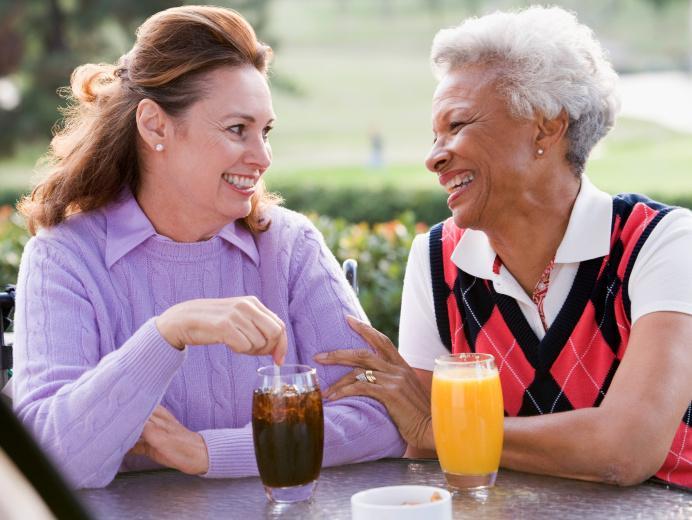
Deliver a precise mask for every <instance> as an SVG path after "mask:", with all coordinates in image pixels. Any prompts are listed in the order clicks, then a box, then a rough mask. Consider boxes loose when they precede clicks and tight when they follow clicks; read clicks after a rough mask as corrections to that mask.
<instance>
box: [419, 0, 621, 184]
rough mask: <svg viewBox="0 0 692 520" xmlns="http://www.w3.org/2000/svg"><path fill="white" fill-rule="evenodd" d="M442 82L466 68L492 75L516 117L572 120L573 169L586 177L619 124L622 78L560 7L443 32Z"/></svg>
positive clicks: (436, 68)
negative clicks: (490, 70)
mask: <svg viewBox="0 0 692 520" xmlns="http://www.w3.org/2000/svg"><path fill="white" fill-rule="evenodd" d="M430 59H431V62H432V67H433V73H434V74H435V77H436V78H437V79H438V80H439V79H440V78H441V77H442V76H444V75H445V74H446V73H447V72H449V71H450V70H456V69H459V68H462V67H464V66H466V65H478V64H483V65H487V66H490V67H494V68H495V69H496V70H497V72H498V74H499V81H498V88H499V90H500V93H501V94H503V95H504V96H505V98H506V100H507V103H508V106H509V109H510V111H511V112H512V114H513V115H514V116H515V117H519V118H527V119H528V118H531V117H533V116H534V114H535V113H537V112H538V113H542V114H543V115H545V116H546V117H548V118H553V117H556V116H557V115H558V114H559V113H560V111H561V110H563V109H564V110H565V111H566V112H567V114H568V116H569V128H568V130H567V139H568V141H569V149H568V152H567V157H566V159H567V161H568V162H569V164H570V166H571V167H572V169H573V171H574V172H575V174H577V175H581V173H582V172H583V170H584V165H585V163H586V160H587V158H588V156H589V153H590V152H591V150H592V149H593V147H594V146H595V145H596V143H597V142H598V141H599V140H600V139H601V138H602V137H603V136H605V135H606V134H607V133H608V131H609V130H610V129H611V128H612V127H613V125H614V123H615V116H616V114H617V112H618V110H619V107H620V102H619V97H618V93H617V91H616V85H617V74H616V73H615V71H614V70H613V67H612V65H611V64H610V62H609V61H608V59H607V58H606V57H605V53H604V51H603V48H602V47H601V45H600V44H599V42H598V41H597V40H596V39H595V37H594V34H593V32H592V31H591V29H589V28H588V27H587V26H585V25H583V24H580V23H579V22H578V21H577V18H576V16H575V15H574V14H573V13H570V12H568V11H565V10H564V9H561V8H559V7H541V6H532V7H529V8H527V9H524V10H520V11H513V12H500V11H498V12H495V13H492V14H489V15H486V16H482V17H480V18H470V19H468V20H466V21H464V22H463V23H462V24H461V25H459V26H457V27H452V28H449V29H442V30H441V31H439V32H438V33H437V35H436V36H435V39H434V41H433V46H432V51H431V56H430Z"/></svg>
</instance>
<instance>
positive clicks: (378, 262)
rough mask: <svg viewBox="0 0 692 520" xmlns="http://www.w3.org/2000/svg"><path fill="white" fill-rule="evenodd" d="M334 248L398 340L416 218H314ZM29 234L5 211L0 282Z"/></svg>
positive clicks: (373, 313) (375, 318) (0, 215)
mask: <svg viewBox="0 0 692 520" xmlns="http://www.w3.org/2000/svg"><path fill="white" fill-rule="evenodd" d="M310 218H311V219H312V221H313V222H314V223H315V225H316V226H317V227H318V229H320V231H321V232H322V234H323V235H324V237H325V241H326V243H327V245H328V246H329V248H330V249H331V250H332V251H333V252H334V254H335V256H336V257H337V258H338V259H339V261H340V262H343V260H345V259H347V258H354V259H356V260H357V261H358V264H359V269H358V282H359V286H360V293H359V298H360V301H361V303H362V305H363V308H364V309H365V312H366V313H367V314H368V316H369V317H370V319H371V321H372V323H373V325H374V326H376V327H377V328H379V329H380V330H381V331H382V332H384V333H386V334H387V335H388V336H390V337H391V338H393V339H394V340H396V337H397V335H398V327H399V307H400V305H401V289H402V284H403V278H404V269H405V268H406V258H407V256H408V251H409V249H410V247H411V242H412V240H413V237H414V236H415V234H416V233H421V232H424V231H425V230H426V228H425V226H421V225H416V219H415V218H414V216H413V213H411V212H408V213H404V214H403V215H401V218H400V219H399V220H395V221H391V222H386V223H382V224H375V225H369V224H366V223H362V224H350V223H348V222H346V221H345V220H343V219H331V218H329V217H324V216H318V215H316V214H311V215H310ZM28 238H29V235H28V232H27V230H26V228H25V227H24V225H23V222H22V219H20V218H19V216H18V215H17V214H16V213H15V212H14V210H13V208H12V207H11V206H3V207H0V283H1V284H3V285H4V284H7V283H14V282H15V281H16V279H17V269H18V267H19V260H20V256H21V252H22V249H23V248H24V245H25V244H26V241H27V240H28Z"/></svg>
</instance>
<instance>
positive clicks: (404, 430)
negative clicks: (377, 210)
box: [316, 7, 692, 487]
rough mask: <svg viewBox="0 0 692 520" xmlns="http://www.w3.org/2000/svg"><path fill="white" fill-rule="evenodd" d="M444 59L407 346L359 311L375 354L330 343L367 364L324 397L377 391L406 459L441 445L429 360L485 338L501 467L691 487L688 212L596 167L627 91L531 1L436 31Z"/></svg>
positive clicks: (576, 32)
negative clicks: (432, 185) (501, 415)
mask: <svg viewBox="0 0 692 520" xmlns="http://www.w3.org/2000/svg"><path fill="white" fill-rule="evenodd" d="M431 59H432V64H433V69H434V71H435V74H436V76H437V79H438V80H439V84H438V86H437V89H436V91H435V94H434V97H433V105H432V119H433V134H434V141H433V143H434V144H433V147H432V150H431V152H430V154H429V156H428V158H427V160H426V166H427V167H428V169H429V170H431V171H432V172H433V173H435V174H436V175H437V177H438V180H439V183H440V185H441V186H442V187H443V188H444V189H445V190H446V191H447V192H448V193H449V198H448V200H447V203H448V205H449V208H450V210H451V212H452V217H451V218H449V219H448V220H446V221H445V222H443V223H440V224H438V225H436V226H434V227H433V228H432V229H431V230H430V232H429V233H427V234H425V235H419V236H418V237H417V238H416V239H415V241H414V243H413V246H412V249H411V253H410V256H409V260H408V266H407V270H406V275H405V281H404V292H403V301H402V309H401V320H400V336H399V353H397V351H396V349H395V347H394V346H393V345H392V343H391V342H390V341H389V340H388V339H387V338H386V337H385V336H383V335H382V334H379V333H378V332H377V331H376V330H374V329H372V328H371V327H369V326H368V325H366V324H365V323H362V322H360V321H358V320H352V321H351V323H352V326H353V327H354V329H355V330H357V331H358V332H360V333H361V334H362V335H363V336H364V337H365V338H366V339H367V340H368V341H369V343H370V344H371V345H372V346H373V347H374V348H375V349H376V350H377V351H378V353H379V355H373V354H370V353H369V352H367V351H362V352H353V351H342V352H338V351H335V352H331V353H329V354H320V355H319V356H317V358H316V359H318V360H319V361H321V362H323V363H327V364H349V365H351V366H354V367H356V368H355V369H354V371H353V372H352V373H351V374H347V375H346V376H344V377H343V378H342V379H341V380H340V381H339V382H338V383H337V384H336V385H334V386H333V387H332V388H331V389H330V391H329V393H328V394H327V396H328V397H329V398H330V399H332V400H338V399H340V398H343V397H347V396H348V397H350V396H354V395H363V396H370V397H374V398H376V399H378V400H380V401H381V402H382V403H384V404H385V405H386V406H387V408H388V410H389V412H390V413H391V415H392V417H393V418H394V420H395V422H396V423H397V425H398V426H399V429H400V431H401V434H402V436H403V437H404V438H405V439H406V440H407V441H408V443H409V451H408V453H409V455H411V456H420V455H424V454H432V455H434V452H433V451H432V450H434V448H435V446H434V438H433V432H432V427H431V418H430V388H431V381H432V370H433V367H434V360H435V358H436V357H438V356H441V355H445V354H449V353H450V352H452V353H458V352H469V351H471V352H483V353H489V354H492V355H493V356H495V359H496V364H497V366H498V368H499V372H500V379H501V383H502V390H503V395H504V404H505V414H506V418H505V423H504V429H505V432H504V448H503V452H502V461H501V465H502V466H504V467H505V468H510V469H516V470H521V471H528V472H533V473H542V474H548V475H556V476H561V477H569V478H575V479H583V480H593V481H601V482H608V483H615V484H619V485H630V484H635V483H638V482H641V481H643V480H644V479H647V478H649V477H651V476H654V475H655V476H656V477H657V478H659V479H662V480H664V481H666V482H669V483H674V484H678V485H682V486H686V487H692V432H691V431H690V425H691V424H692V418H691V415H692V405H691V403H690V401H691V400H692V341H691V340H690V338H692V316H691V315H692V269H691V268H690V258H692V214H691V213H690V211H688V210H686V209H680V208H674V207H668V206H664V205H663V204H660V203H657V202H655V201H653V200H650V199H648V198H646V197H644V196H642V195H636V194H622V195H617V196H614V197H611V196H610V195H608V194H607V193H604V192H602V191H600V190H599V189H597V188H596V187H595V186H594V185H593V184H591V182H589V179H588V178H587V177H586V175H585V174H584V171H585V169H586V163H587V159H588V156H589V153H590V151H591V150H592V149H593V147H594V146H595V145H596V143H598V141H599V140H600V139H601V138H602V137H603V136H604V135H606V133H607V132H608V131H609V130H610V129H611V128H612V126H613V124H614V121H615V115H616V112H617V109H618V105H619V104H618V99H617V96H616V81H617V76H616V74H615V72H614V70H613V69H612V66H611V65H610V63H609V62H608V61H607V60H606V59H605V57H604V55H603V50H602V48H601V46H600V44H599V43H598V42H597V41H596V40H595V38H594V36H593V33H592V32H591V30H590V29H589V28H588V27H586V26H584V25H581V24H579V23H578V21H577V19H576V18H575V16H573V15H572V14H570V13H568V12H566V11H564V10H562V9H560V8H556V7H555V8H542V7H532V8H529V9H526V10H523V11H519V12H496V13H494V14H491V15H488V16H483V17H481V18H474V19H469V20H467V21H465V22H464V23H462V24H461V25H460V26H458V27H455V28H451V29H446V30H442V31H440V32H439V33H438V34H437V36H436V37H435V40H434V43H433V49H432V57H431ZM650 173H651V175H656V172H650ZM365 370H369V371H371V372H368V373H367V375H368V376H369V377H367V378H365V377H363V374H365V372H364V371H365Z"/></svg>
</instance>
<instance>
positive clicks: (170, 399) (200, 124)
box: [14, 6, 404, 487]
mask: <svg viewBox="0 0 692 520" xmlns="http://www.w3.org/2000/svg"><path fill="white" fill-rule="evenodd" d="M270 57H271V49H270V48H269V47H267V46H266V45H263V44H262V43H260V42H259V41H257V39H256V37H255V33H254V31H253V29H252V28H251V27H250V26H249V24H248V23H247V22H246V21H245V20H244V19H243V18H242V17H241V16H240V15H239V14H237V13H236V12H234V11H231V10H228V9H221V8H214V7H199V6H186V7H180V8H174V9H169V10H166V11H162V12H160V13H158V14H156V15H154V16H152V17H151V18H149V19H148V20H147V21H146V22H145V23H144V24H143V25H142V26H141V27H140V28H139V29H138V31H137V40H136V43H135V45H134V47H133V48H132V50H131V51H130V52H129V53H127V54H126V55H125V56H123V57H122V58H121V59H120V61H119V62H118V64H117V65H116V66H111V65H84V66H81V67H79V68H77V69H76V70H75V72H74V73H73V76H72V81H71V95H72V98H73V99H72V101H73V103H72V105H71V107H70V108H69V111H68V113H67V118H66V121H65V124H64V126H63V127H62V129H60V130H59V131H58V132H57V134H56V135H55V137H54V139H53V141H52V143H51V149H50V158H51V159H52V168H51V171H50V174H49V175H48V177H47V178H46V179H45V180H44V181H43V182H41V183H40V184H39V185H38V186H37V187H36V188H35V189H34V191H33V193H32V195H31V196H30V197H27V198H26V199H24V200H23V201H22V202H21V204H20V210H21V212H22V213H23V214H24V216H25V217H26V218H27V221H28V225H29V227H30V229H31V231H32V232H33V233H36V236H34V237H33V238H32V239H31V240H30V242H29V243H28V244H27V246H26V248H25V250H24V254H23V258H22V264H21V268H20V275H19V281H18V286H17V295H18V298H17V308H16V316H15V319H16V321H15V332H16V336H15V356H16V360H15V361H16V364H15V367H16V371H15V379H14V390H15V401H14V406H15V409H16V413H17V414H18V415H19V417H20V418H21V419H22V421H23V422H24V423H25V424H27V425H28V426H29V427H30V429H31V430H32V431H33V433H34V434H35V436H36V438H37V440H38V441H39V443H40V444H41V445H42V446H43V447H44V448H45V449H46V450H47V451H48V452H49V453H50V454H51V455H52V457H53V459H54V460H55V461H56V462H57V464H58V466H59V467H60V468H62V470H63V471H64V472H65V474H66V475H67V477H68V478H69V479H70V481H71V482H72V483H73V484H74V485H75V486H77V487H99V486H105V485H107V484H108V483H109V482H111V481H112V480H113V478H114V477H115V475H116V473H117V472H118V471H119V470H131V469H144V468H151V467H160V466H167V467H171V468H175V469H178V470H180V471H183V472H185V473H189V474H196V475H202V476H205V477H243V476H248V475H256V474H257V466H256V462H255V455H254V449H253V441H252V429H251V424H250V420H251V400H252V391H253V388H254V385H255V378H256V370H257V368H258V367H260V366H262V365H266V364H268V363H271V361H272V357H273V359H274V361H275V362H278V363H282V362H284V361H286V362H289V363H308V364H309V363H312V357H313V355H314V354H316V353H317V352H319V351H321V350H322V349H325V348H328V347H330V346H334V345H342V344H346V345H350V346H351V347H352V348H357V347H360V348H363V347H365V346H366V343H365V342H364V341H363V340H362V339H361V338H360V337H359V336H358V335H357V334H355V333H354V332H353V331H352V330H351V329H350V328H349V326H348V324H347V322H346V319H345V316H346V315H347V314H352V313H356V314H358V315H360V316H362V310H361V309H360V306H359V304H358V302H357V300H356V298H355V296H354V294H353V292H352V291H351V289H350V288H349V286H348V285H347V283H346V281H345V279H344V277H343V275H342V273H341V271H340V268H339V265H338V264H337V262H336V260H335V259H334V257H333V256H332V254H331V253H330V252H329V250H328V249H327V248H326V246H325V245H324V242H323V239H322V237H321V235H320V234H319V232H318V231H317V230H316V229H315V228H314V227H313V226H312V224H310V222H309V221H308V220H307V219H306V218H305V217H303V216H301V215H298V214H296V213H293V212H290V211H288V210H286V209H282V208H280V207H278V206H277V199H276V197H273V196H272V195H270V194H269V193H267V192H266V191H265V189H264V185H263V182H262V176H263V174H264V173H265V171H266V170H267V169H268V168H269V166H270V164H271V149H270V146H269V142H268V135H269V132H270V130H271V128H272V125H273V123H274V119H275V116H274V112H273V108H272V100H271V94H270V92H269V88H268V84H267V77H266V72H267V67H268V63H269V60H270ZM242 354H247V355H242ZM270 356H271V357H270ZM347 371H348V369H347V368H345V367H319V368H318V377H319V379H320V382H321V384H322V386H323V387H325V388H326V387H327V386H329V385H331V384H332V383H334V382H335V381H337V380H338V379H339V378H340V377H341V376H343V375H344V373H346V372H347ZM403 451H404V443H403V441H402V439H401V437H400V436H399V434H398V432H397V429H396V427H395V425H394V424H393V423H392V422H391V420H390V418H389V416H388V415H387V413H386V411H385V409H384V407H383V406H382V405H381V404H379V403H377V402H376V401H374V400H372V399H367V398H358V397H356V398H350V399H347V400H343V401H340V402H339V403H332V404H331V405H329V406H327V407H326V408H325V458H324V464H325V465H335V464H341V463H347V462H356V461H362V460H369V459H375V458H379V457H385V456H392V455H401V454H402V453H403Z"/></svg>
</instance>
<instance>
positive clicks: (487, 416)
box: [432, 354, 503, 485]
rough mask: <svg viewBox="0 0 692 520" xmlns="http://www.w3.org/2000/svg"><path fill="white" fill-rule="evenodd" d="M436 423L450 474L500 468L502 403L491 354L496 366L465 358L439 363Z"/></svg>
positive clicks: (482, 472) (444, 466) (440, 453)
mask: <svg viewBox="0 0 692 520" xmlns="http://www.w3.org/2000/svg"><path fill="white" fill-rule="evenodd" d="M472 356H477V355H475V354H473V355H472ZM449 357H450V358H451V357H453V356H449ZM460 365H461V366H460ZM432 425H433V434H434V436H435V447H436V449H437V455H438V457H439V459H440V465H441V466H442V469H443V471H444V472H445V473H446V474H450V473H451V474H454V475H486V474H494V473H496V472H497V469H498V467H499V465H500V455H501V453H502V435H503V403H502V388H501V386H500V378H499V376H498V373H497V369H495V367H494V363H493V362H492V357H491V365H486V366H468V365H467V364H466V363H460V364H457V366H454V364H450V365H448V366H446V367H440V366H439V365H438V366H436V367H435V372H434V374H433V383H432ZM493 482H494V476H493ZM490 485H492V484H490Z"/></svg>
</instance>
